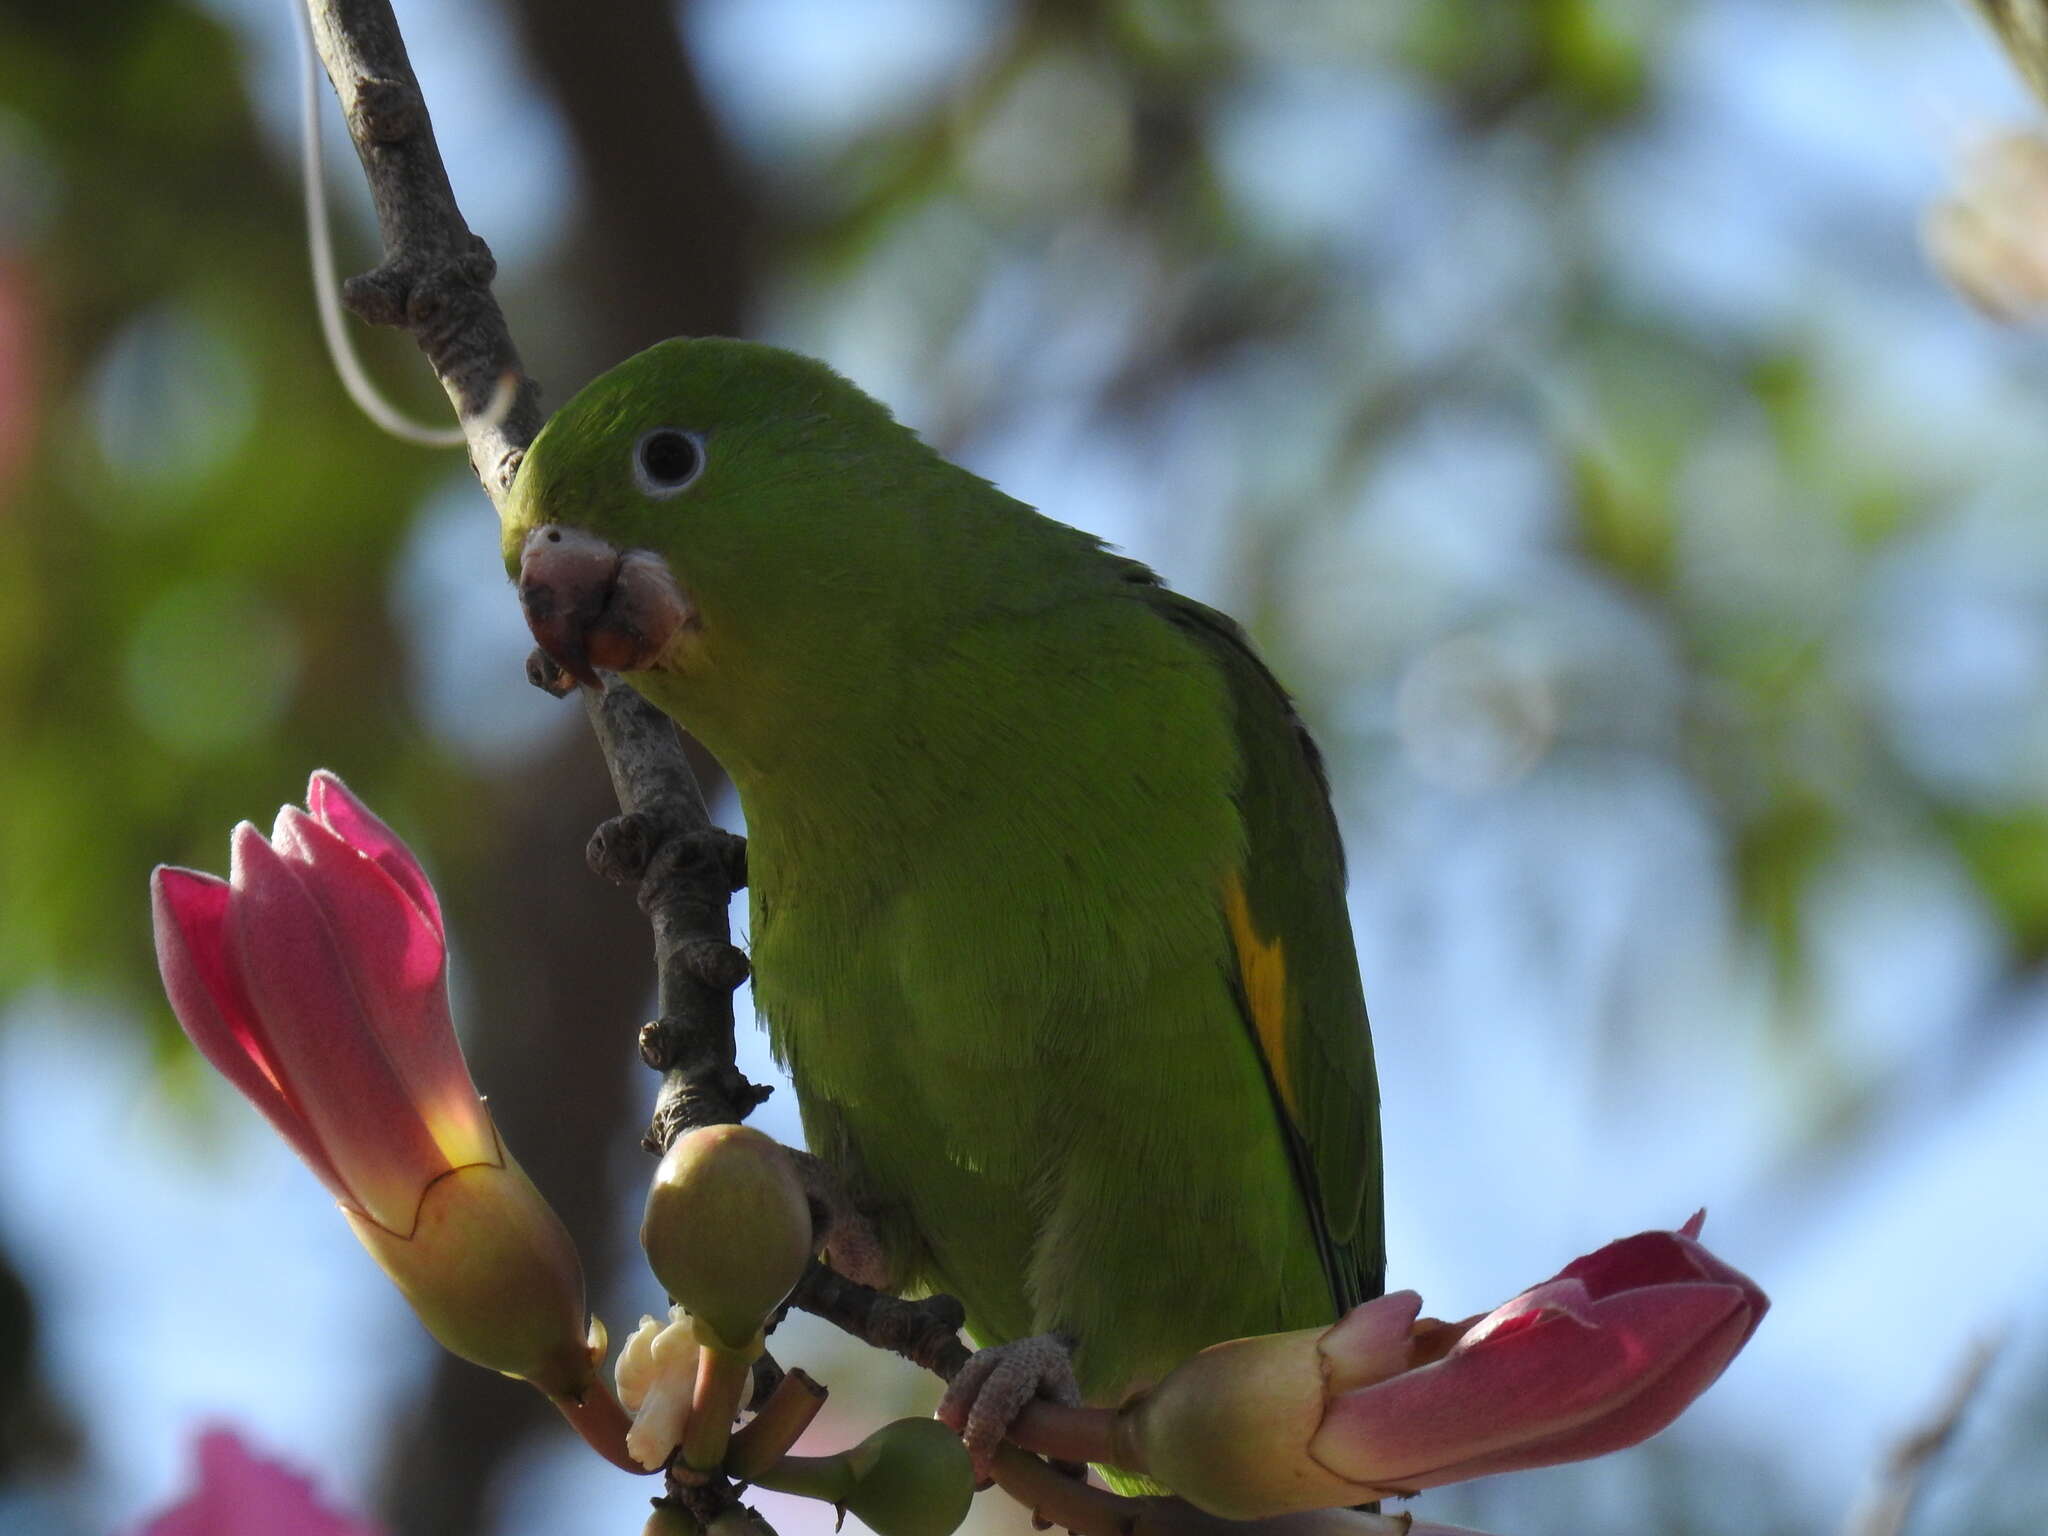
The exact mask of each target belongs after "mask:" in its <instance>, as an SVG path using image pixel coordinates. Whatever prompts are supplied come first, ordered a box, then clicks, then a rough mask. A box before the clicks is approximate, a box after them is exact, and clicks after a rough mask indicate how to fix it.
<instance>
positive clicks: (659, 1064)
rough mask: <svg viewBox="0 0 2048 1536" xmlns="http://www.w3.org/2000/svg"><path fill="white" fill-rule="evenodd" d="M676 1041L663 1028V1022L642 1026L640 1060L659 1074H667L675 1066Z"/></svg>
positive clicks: (654, 1021) (656, 1020)
mask: <svg viewBox="0 0 2048 1536" xmlns="http://www.w3.org/2000/svg"><path fill="white" fill-rule="evenodd" d="M673 1058H674V1041H673V1040H672V1039H671V1038H670V1036H669V1033H668V1031H667V1030H665V1029H663V1028H662V1027H661V1020H659V1019H655V1020H652V1021H651V1022H649V1023H646V1024H642V1025H641V1026H640V1059H641V1060H642V1061H644V1062H646V1063H647V1065H648V1066H650V1067H652V1068H653V1069H654V1070H655V1071H657V1072H666V1071H667V1070H668V1069H669V1068H670V1067H672V1066H674V1065H675V1061H674V1059H673Z"/></svg>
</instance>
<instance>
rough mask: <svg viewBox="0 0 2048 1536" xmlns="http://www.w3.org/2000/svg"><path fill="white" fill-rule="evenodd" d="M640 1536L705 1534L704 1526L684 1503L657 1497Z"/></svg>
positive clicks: (698, 1535)
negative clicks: (685, 1507) (684, 1506)
mask: <svg viewBox="0 0 2048 1536" xmlns="http://www.w3.org/2000/svg"><path fill="white" fill-rule="evenodd" d="M640 1536H704V1527H703V1526H701V1525H699V1524H698V1523H697V1520H696V1517H695V1516H693V1515H692V1514H691V1513H690V1512H689V1511H688V1510H687V1509H684V1508H683V1506H682V1505H680V1504H671V1503H669V1502H668V1501H667V1500H666V1499H657V1500H655V1502H654V1509H653V1511H652V1512H651V1513H650V1514H649V1515H648V1516H647V1523H646V1524H645V1525H643V1526H642V1527H641V1528H640Z"/></svg>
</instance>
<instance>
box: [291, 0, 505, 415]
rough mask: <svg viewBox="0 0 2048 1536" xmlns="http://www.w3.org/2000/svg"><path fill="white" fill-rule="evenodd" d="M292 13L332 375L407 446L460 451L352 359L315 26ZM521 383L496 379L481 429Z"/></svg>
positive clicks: (319, 296)
mask: <svg viewBox="0 0 2048 1536" xmlns="http://www.w3.org/2000/svg"><path fill="white" fill-rule="evenodd" d="M292 9H293V10H294V11H296V12H297V13H298V19H299V41H300V45H301V47H300V58H299V104H300V116H299V141H300V156H299V168H300V172H301V175H302V176H303V178H304V181H305V184H306V238H307V245H308V248H309V249H310V251H311V254H312V257H313V298H314V304H315V307H316V308H317V309H318V310H319V312H320V334H321V335H322V336H323V337H324V338H325V339H326V342H327V356H328V357H329V359H331V360H332V362H333V364H334V371H335V373H336V374H337V375H339V376H340V378H341V384H342V388H343V389H345V390H347V391H348V397H349V399H351V400H353V401H354V402H355V405H356V409H357V410H359V411H361V412H362V413H363V414H364V415H365V416H367V417H369V418H370V420H371V421H373V422H375V423H376V424H377V425H378V426H379V427H381V428H383V429H384V430H385V431H386V432H388V433H390V434H391V435H392V436H393V437H396V438H399V439H401V440H403V441H405V442H408V443H418V444H420V445H421V446H423V447H427V448H461V447H463V446H465V445H466V444H467V442H468V440H469V439H468V437H467V435H466V434H465V433H464V432H463V430H462V428H461V427H430V426H427V425H426V424H425V423H423V422H417V421H414V420H413V419H412V418H411V417H409V416H407V415H406V414H405V413H404V412H402V411H400V410H399V409H398V408H397V407H396V406H394V405H393V404H391V402H390V401H389V400H387V399H385V398H384V395H383V392H382V391H381V390H379V389H378V388H377V385H376V383H375V382H374V381H373V380H372V379H371V378H370V376H369V374H368V373H367V372H366V371H365V370H364V368H363V364H362V359H361V358H360V357H358V356H357V355H356V350H355V342H354V340H353V338H351V337H350V335H349V330H348V322H347V320H346V319H345V318H344V317H343V315H342V310H341V280H340V278H339V277H338V276H337V275H336V273H335V265H334V239H333V232H332V230H331V229H330V228H329V226H328V222H327V197H326V190H325V184H324V180H323V172H322V167H321V157H320V111H319V101H318V97H319V84H318V77H317V75H316V74H315V70H316V68H317V60H316V55H315V52H314V48H313V27H312V23H311V22H310V21H309V20H308V19H307V17H306V11H305V7H304V6H303V5H301V4H294V5H293V7H292ZM518 393H519V380H518V377H517V376H516V375H514V374H510V373H508V374H506V375H505V376H504V377H503V378H501V379H500V380H498V387H497V388H496V389H495V390H493V391H492V393H491V401H490V404H489V405H487V406H486V407H485V408H484V413H483V415H482V417H481V418H476V419H478V420H479V424H480V425H481V427H482V428H483V429H484V430H486V431H488V430H489V429H490V428H492V427H494V426H496V425H497V424H498V423H499V422H502V421H503V420H504V419H505V418H506V416H507V415H509V414H510V413H511V410H512V403H513V401H514V400H515V399H516V398H517V397H518Z"/></svg>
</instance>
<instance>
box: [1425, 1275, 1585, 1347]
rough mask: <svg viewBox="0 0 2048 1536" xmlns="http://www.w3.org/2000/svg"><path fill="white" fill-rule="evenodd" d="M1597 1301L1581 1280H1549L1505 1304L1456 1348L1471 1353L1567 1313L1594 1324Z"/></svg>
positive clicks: (1487, 1315)
mask: <svg viewBox="0 0 2048 1536" xmlns="http://www.w3.org/2000/svg"><path fill="white" fill-rule="evenodd" d="M1592 1305H1593V1298H1592V1297H1591V1296H1589V1295H1587V1293H1586V1287H1585V1286H1584V1285H1583V1284H1582V1283H1581V1282H1579V1281H1577V1280H1546V1281H1544V1282H1543V1283H1542V1284H1541V1285H1538V1286H1534V1287H1531V1288H1530V1289H1529V1290H1526V1291H1524V1292H1522V1294H1521V1295H1519V1296H1516V1297H1514V1298H1513V1299H1512V1300H1509V1301H1504V1302H1502V1303H1501V1304H1500V1305H1499V1306H1497V1307H1495V1308H1494V1309H1493V1310H1492V1311H1491V1312H1489V1313H1487V1314H1486V1316H1484V1317H1482V1318H1480V1319H1479V1321H1478V1322H1476V1323H1474V1324H1473V1325H1472V1326H1471V1327H1470V1328H1468V1329H1466V1330H1465V1336H1464V1337H1463V1338H1462V1339H1460V1340H1459V1341H1458V1343H1457V1345H1456V1346H1455V1347H1456V1348H1459V1349H1468V1348H1470V1347H1471V1346H1472V1345H1475V1344H1479V1343H1483V1342H1485V1341H1486V1340H1488V1339H1492V1338H1498V1337H1499V1336H1500V1335H1501V1334H1503V1333H1512V1332H1516V1331H1518V1330H1519V1329H1522V1328H1526V1327H1528V1326H1530V1325H1531V1324H1533V1323H1537V1322H1540V1321H1541V1320H1542V1319H1544V1318H1545V1317H1548V1316H1550V1315H1551V1314H1552V1313H1555V1312H1566V1313H1569V1314H1570V1315H1571V1316H1573V1317H1575V1318H1577V1319H1578V1320H1579V1321H1580V1322H1582V1323H1584V1322H1591V1321H1592V1317H1591V1309H1592Z"/></svg>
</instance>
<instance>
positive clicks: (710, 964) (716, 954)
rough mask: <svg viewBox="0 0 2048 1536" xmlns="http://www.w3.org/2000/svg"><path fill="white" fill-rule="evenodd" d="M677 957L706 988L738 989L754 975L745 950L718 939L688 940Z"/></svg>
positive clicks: (729, 990)
mask: <svg viewBox="0 0 2048 1536" xmlns="http://www.w3.org/2000/svg"><path fill="white" fill-rule="evenodd" d="M676 959H677V960H678V961H680V962H681V963H682V965H683V967H684V968H685V969H687V970H688V971H689V972H690V974H691V975H693V976H695V977H696V978H697V979H698V980H699V981H701V982H703V983H704V985H705V986H707V987H723V988H724V989H725V990H726V991H728V992H732V991H736V990H738V988H739V986H740V984H741V983H742V982H744V981H745V980H746V979H747V978H748V977H749V976H751V975H753V974H754V967H753V964H752V962H750V961H749V960H748V959H747V957H746V954H745V952H744V951H742V950H740V949H739V948H738V947H736V946H734V945H731V944H727V943H724V942H722V941H720V940H718V939H690V940H687V941H686V942H685V943H684V944H683V946H682V947H681V948H680V949H678V950H677V951H676Z"/></svg>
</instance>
